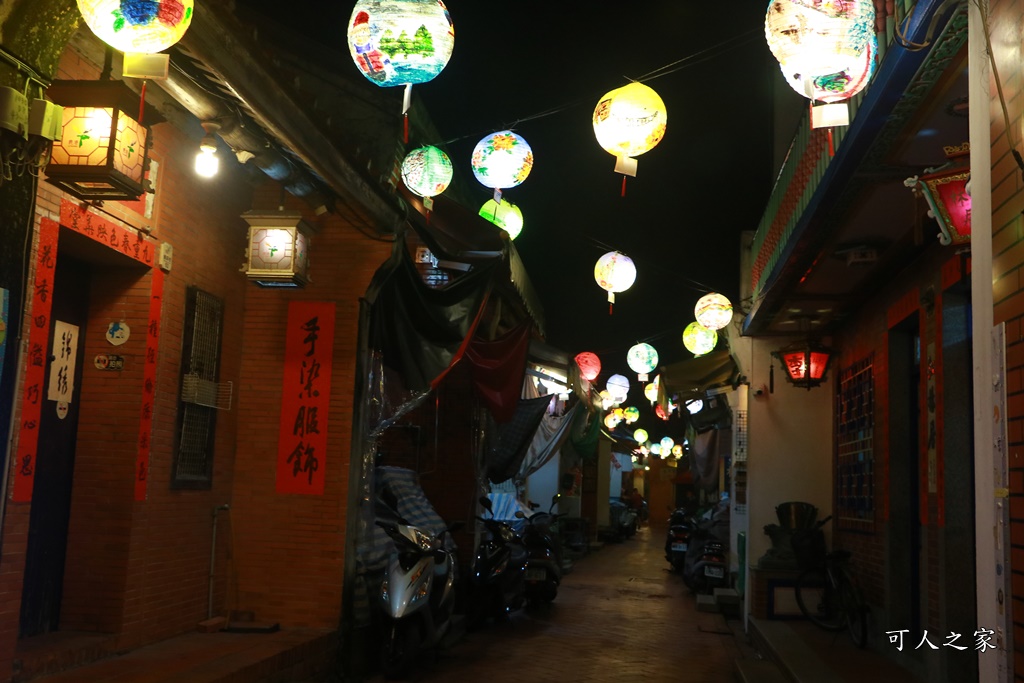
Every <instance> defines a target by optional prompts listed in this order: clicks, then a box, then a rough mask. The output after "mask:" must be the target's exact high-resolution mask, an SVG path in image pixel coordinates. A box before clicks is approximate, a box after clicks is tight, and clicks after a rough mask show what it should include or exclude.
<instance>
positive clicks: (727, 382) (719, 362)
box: [658, 349, 739, 407]
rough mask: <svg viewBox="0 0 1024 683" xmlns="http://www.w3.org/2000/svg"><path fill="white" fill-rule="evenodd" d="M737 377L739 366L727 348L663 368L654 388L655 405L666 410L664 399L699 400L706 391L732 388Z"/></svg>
mask: <svg viewBox="0 0 1024 683" xmlns="http://www.w3.org/2000/svg"><path fill="white" fill-rule="evenodd" d="M738 376H739V366H737V365H736V361H735V360H733V357H732V354H731V353H730V352H729V349H721V350H719V351H712V352H711V353H709V354H706V355H703V356H698V357H697V358H692V359H690V360H684V361H679V362H678V363H673V364H672V365H668V366H665V367H664V368H663V369H662V371H661V381H660V382H659V385H658V403H660V404H661V405H662V407H666V406H667V403H668V397H669V396H673V395H677V396H679V398H680V399H681V400H686V399H689V398H700V397H702V396H704V394H705V393H706V392H707V391H708V390H709V389H715V388H718V387H723V386H730V387H731V386H732V384H733V383H734V382H735V381H736V379H737V377H738Z"/></svg>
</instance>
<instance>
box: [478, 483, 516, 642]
mask: <svg viewBox="0 0 1024 683" xmlns="http://www.w3.org/2000/svg"><path fill="white" fill-rule="evenodd" d="M480 505H482V506H483V508H484V509H485V510H487V511H488V512H489V513H490V514H491V516H490V517H488V518H485V517H479V516H478V517H477V520H478V521H480V522H482V523H483V525H484V527H485V529H486V532H487V533H486V537H485V538H481V540H480V545H479V547H478V548H477V552H476V557H475V558H474V559H473V570H472V576H471V577H470V578H471V581H472V584H471V592H472V600H471V602H470V610H469V614H468V615H467V616H468V623H469V625H470V626H479V625H480V624H481V623H482V622H483V621H484V620H485V619H486V618H487V617H488V616H490V617H494V618H495V619H503V618H505V617H506V616H508V614H509V613H510V612H512V611H513V610H517V609H519V608H520V607H522V606H523V601H524V599H525V595H526V558H527V553H526V547H525V546H524V545H523V539H522V538H520V537H519V536H518V535H517V534H516V533H515V531H513V529H512V527H511V526H510V525H508V524H506V523H505V522H503V521H500V520H497V519H494V510H493V508H492V506H491V500H490V498H488V497H487V496H482V497H481V498H480Z"/></svg>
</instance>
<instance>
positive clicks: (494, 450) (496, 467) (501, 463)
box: [484, 396, 551, 484]
mask: <svg viewBox="0 0 1024 683" xmlns="http://www.w3.org/2000/svg"><path fill="white" fill-rule="evenodd" d="M550 403H551V396H541V397H540V398H531V399H523V400H520V401H519V402H518V405H517V407H516V411H515V414H514V415H513V416H512V419H511V420H510V421H509V422H508V423H507V424H503V425H502V424H498V423H497V422H495V421H494V418H493V417H490V418H489V419H488V423H489V424H488V430H487V434H488V443H487V456H486V459H485V462H484V468H485V470H486V472H487V478H488V479H489V480H490V481H492V482H494V483H495V484H500V483H501V482H503V481H505V480H506V479H509V478H510V477H513V476H515V474H516V473H517V472H518V471H519V467H520V466H521V465H522V463H523V458H524V457H525V456H526V451H527V449H529V447H530V443H531V442H532V441H533V436H534V434H535V433H536V432H537V428H538V427H539V426H540V421H541V419H542V418H543V417H544V413H546V412H547V409H548V404H550Z"/></svg>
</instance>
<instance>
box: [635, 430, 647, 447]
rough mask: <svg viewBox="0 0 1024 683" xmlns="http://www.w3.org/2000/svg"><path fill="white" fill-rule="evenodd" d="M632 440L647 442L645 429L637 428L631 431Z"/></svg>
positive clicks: (641, 442) (640, 442)
mask: <svg viewBox="0 0 1024 683" xmlns="http://www.w3.org/2000/svg"><path fill="white" fill-rule="evenodd" d="M633 440H634V441H636V442H637V443H639V444H644V443H647V430H645V429H638V430H636V431H635V432H633Z"/></svg>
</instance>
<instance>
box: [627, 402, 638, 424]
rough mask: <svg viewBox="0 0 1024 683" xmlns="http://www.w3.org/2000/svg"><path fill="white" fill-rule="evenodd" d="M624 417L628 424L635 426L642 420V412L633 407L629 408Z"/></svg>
mask: <svg viewBox="0 0 1024 683" xmlns="http://www.w3.org/2000/svg"><path fill="white" fill-rule="evenodd" d="M623 415H624V416H625V418H626V424H633V423H634V422H636V421H637V420H639V419H640V411H639V410H637V409H636V408H635V407H633V406H629V407H628V408H626V409H625V410H624V411H623Z"/></svg>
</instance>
